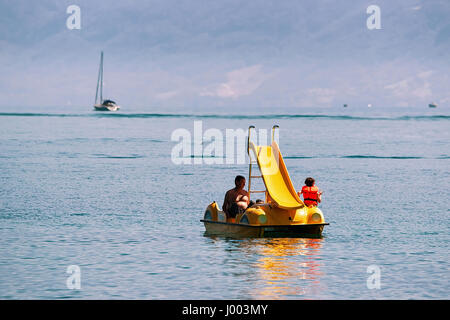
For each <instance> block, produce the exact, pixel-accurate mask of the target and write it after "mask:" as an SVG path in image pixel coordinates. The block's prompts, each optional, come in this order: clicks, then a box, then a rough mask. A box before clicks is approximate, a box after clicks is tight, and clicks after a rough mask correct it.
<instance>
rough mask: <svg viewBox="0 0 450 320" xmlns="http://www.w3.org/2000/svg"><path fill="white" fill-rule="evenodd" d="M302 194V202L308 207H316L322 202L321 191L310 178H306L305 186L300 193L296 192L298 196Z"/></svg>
mask: <svg viewBox="0 0 450 320" xmlns="http://www.w3.org/2000/svg"><path fill="white" fill-rule="evenodd" d="M301 194H303V199H304V200H303V202H304V203H305V205H307V206H308V207H313V206H315V207H317V205H318V203H319V202H321V201H322V191H319V188H318V187H317V186H316V185H315V180H314V179H313V178H311V177H308V178H306V180H305V185H304V186H303V187H302V191H301V192H298V196H299V197H300V195H301Z"/></svg>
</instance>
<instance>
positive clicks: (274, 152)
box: [200, 125, 329, 238]
mask: <svg viewBox="0 0 450 320" xmlns="http://www.w3.org/2000/svg"><path fill="white" fill-rule="evenodd" d="M254 128H255V127H254V126H250V127H249V133H248V141H247V152H248V155H249V158H250V162H249V179H248V192H249V195H250V197H251V194H252V193H264V195H265V203H262V204H255V205H253V206H251V207H250V208H247V209H246V210H245V212H243V213H240V214H238V215H237V216H236V217H235V218H230V217H227V215H226V213H225V212H223V211H222V210H220V209H219V206H218V204H217V203H216V202H215V201H214V202H213V203H211V204H210V205H208V207H207V208H206V210H205V213H204V216H203V219H201V220H200V221H201V222H203V224H204V225H205V229H206V234H208V235H221V236H229V237H293V238H296V237H299V238H300V237H302V238H303V237H308V238H320V237H321V236H322V231H323V229H324V226H326V225H329V223H327V222H325V218H324V215H323V213H322V211H321V210H320V209H319V208H318V207H317V206H310V207H308V206H306V205H305V204H304V203H303V201H302V200H301V199H300V197H299V196H298V194H297V192H296V190H295V188H294V187H293V184H292V182H291V179H290V177H289V173H288V171H287V169H286V166H285V163H284V160H283V157H282V155H281V152H280V150H279V148H278V144H277V143H276V142H275V140H274V133H275V129H276V128H278V126H276V125H275V126H273V128H272V144H271V145H270V146H257V145H255V144H254V143H253V142H252V141H251V140H250V136H251V129H254ZM254 160H256V161H254ZM255 164H257V165H258V168H259V171H260V172H261V175H260V176H254V175H252V165H255ZM255 178H262V179H263V182H264V185H265V187H266V188H265V189H266V190H259V191H258V190H252V189H251V186H252V179H255Z"/></svg>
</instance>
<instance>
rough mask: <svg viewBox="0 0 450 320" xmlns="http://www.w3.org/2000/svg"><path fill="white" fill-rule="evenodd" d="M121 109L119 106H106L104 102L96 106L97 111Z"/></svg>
mask: <svg viewBox="0 0 450 320" xmlns="http://www.w3.org/2000/svg"><path fill="white" fill-rule="evenodd" d="M119 109H120V107H119V106H104V105H102V104H96V105H95V106H94V110H95V111H117V110H119Z"/></svg>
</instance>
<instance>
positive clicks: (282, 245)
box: [252, 238, 322, 299]
mask: <svg viewBox="0 0 450 320" xmlns="http://www.w3.org/2000/svg"><path fill="white" fill-rule="evenodd" d="M321 242H322V239H298V238H297V239H294V238H278V239H272V240H271V241H269V242H267V243H264V244H263V243H261V245H260V246H259V247H258V249H259V250H258V251H259V252H260V254H261V257H260V259H259V260H258V262H257V263H256V268H255V270H256V271H257V273H258V275H259V278H260V279H261V281H260V283H259V285H258V286H257V288H255V289H256V290H253V291H252V298H253V299H289V298H291V299H295V298H297V299H298V298H302V296H303V298H305V297H304V296H305V295H309V293H313V292H311V291H314V290H317V289H319V284H320V276H321V275H322V272H321V271H320V262H319V261H320V260H319V259H317V257H318V255H319V251H320V248H321V247H322V243H321Z"/></svg>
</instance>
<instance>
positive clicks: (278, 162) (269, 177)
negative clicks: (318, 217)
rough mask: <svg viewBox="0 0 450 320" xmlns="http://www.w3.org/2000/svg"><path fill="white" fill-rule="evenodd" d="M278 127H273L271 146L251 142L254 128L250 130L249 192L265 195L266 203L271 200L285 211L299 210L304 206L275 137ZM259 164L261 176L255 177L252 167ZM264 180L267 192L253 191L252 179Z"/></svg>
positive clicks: (248, 146) (248, 149) (248, 142)
mask: <svg viewBox="0 0 450 320" xmlns="http://www.w3.org/2000/svg"><path fill="white" fill-rule="evenodd" d="M278 128H279V127H278V126H277V125H275V126H273V127H272V144H271V145H270V146H260V145H256V144H255V143H254V142H252V141H251V138H250V137H251V131H252V129H255V127H254V126H250V127H249V128H248V140H247V153H248V156H249V158H250V163H249V182H248V191H249V195H250V197H251V194H252V193H265V196H266V202H268V201H269V200H271V201H272V202H275V203H276V204H277V206H278V207H280V208H283V209H298V208H302V207H303V206H304V203H303V201H302V200H301V199H300V197H299V196H298V194H297V192H296V191H295V188H294V186H293V184H292V181H291V178H290V177H289V173H288V171H287V168H286V165H285V163H284V160H283V156H282V155H281V152H280V149H279V147H278V144H277V143H276V141H275V139H274V136H275V130H276V129H278ZM255 164H257V165H258V168H259V171H260V172H261V175H260V176H256V175H253V173H252V169H253V168H252V167H253V166H254V165H255ZM255 178H262V179H263V181H264V185H265V187H266V190H252V189H251V187H252V179H255Z"/></svg>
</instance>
